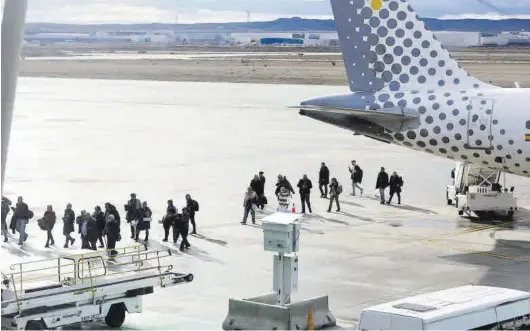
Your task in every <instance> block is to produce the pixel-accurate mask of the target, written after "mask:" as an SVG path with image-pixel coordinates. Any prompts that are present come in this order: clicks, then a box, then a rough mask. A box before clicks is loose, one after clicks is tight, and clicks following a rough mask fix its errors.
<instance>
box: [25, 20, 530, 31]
mask: <svg viewBox="0 0 530 331" xmlns="http://www.w3.org/2000/svg"><path fill="white" fill-rule="evenodd" d="M424 21H425V23H426V24H427V26H428V27H429V28H430V29H431V30H433V31H476V32H500V31H520V30H525V31H530V19H506V20H485V19H461V20H441V19H437V18H424ZM156 29H163V30H175V31H178V32H191V31H193V32H219V33H228V32H290V31H335V21H334V20H316V19H304V18H300V17H292V18H280V19H277V20H274V21H268V22H233V23H196V24H164V23H152V24H93V25H77V24H53V23H27V24H26V33H38V32H63V33H65V32H70V33H90V32H94V31H105V30H156Z"/></svg>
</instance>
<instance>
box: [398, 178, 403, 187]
mask: <svg viewBox="0 0 530 331" xmlns="http://www.w3.org/2000/svg"><path fill="white" fill-rule="evenodd" d="M399 179H401V186H403V183H404V181H403V177H401V176H399Z"/></svg>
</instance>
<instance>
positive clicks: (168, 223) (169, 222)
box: [162, 200, 177, 241]
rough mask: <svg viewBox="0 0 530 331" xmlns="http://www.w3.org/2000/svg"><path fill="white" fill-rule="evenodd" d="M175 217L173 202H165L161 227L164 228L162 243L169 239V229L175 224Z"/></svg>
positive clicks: (175, 209)
mask: <svg viewBox="0 0 530 331" xmlns="http://www.w3.org/2000/svg"><path fill="white" fill-rule="evenodd" d="M176 215H177V208H176V207H175V206H174V205H173V200H168V201H167V209H166V215H165V216H164V217H163V218H162V226H163V227H164V239H162V241H167V240H168V237H169V229H171V227H172V226H173V223H175V217H176Z"/></svg>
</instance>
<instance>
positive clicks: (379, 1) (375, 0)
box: [370, 0, 383, 10]
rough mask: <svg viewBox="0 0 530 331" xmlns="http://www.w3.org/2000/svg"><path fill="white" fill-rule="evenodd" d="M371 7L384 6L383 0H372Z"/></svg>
mask: <svg viewBox="0 0 530 331" xmlns="http://www.w3.org/2000/svg"><path fill="white" fill-rule="evenodd" d="M370 7H372V9H373V10H379V9H381V7H383V1H382V0H372V2H371V3H370Z"/></svg>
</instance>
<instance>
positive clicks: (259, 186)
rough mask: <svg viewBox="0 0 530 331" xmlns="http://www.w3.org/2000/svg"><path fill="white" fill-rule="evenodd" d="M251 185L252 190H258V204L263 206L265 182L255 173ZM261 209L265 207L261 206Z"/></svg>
mask: <svg viewBox="0 0 530 331" xmlns="http://www.w3.org/2000/svg"><path fill="white" fill-rule="evenodd" d="M250 187H251V188H252V190H253V191H254V192H256V195H257V196H258V203H257V206H258V207H261V206H262V204H261V202H263V198H262V197H263V194H264V193H265V187H264V186H263V182H262V181H261V179H260V178H259V176H258V175H255V176H254V179H252V180H251V181H250ZM260 201H261V202H260ZM264 206H265V205H264V204H263V207H264ZM261 209H263V208H261Z"/></svg>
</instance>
